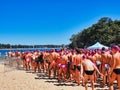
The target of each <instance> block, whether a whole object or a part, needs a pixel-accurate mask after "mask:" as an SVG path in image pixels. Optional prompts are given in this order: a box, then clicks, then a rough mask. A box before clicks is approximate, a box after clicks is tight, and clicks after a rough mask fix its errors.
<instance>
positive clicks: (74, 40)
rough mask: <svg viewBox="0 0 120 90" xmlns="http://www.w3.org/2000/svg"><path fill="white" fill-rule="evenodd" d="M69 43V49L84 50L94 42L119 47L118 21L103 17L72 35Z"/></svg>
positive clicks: (119, 32)
mask: <svg viewBox="0 0 120 90" xmlns="http://www.w3.org/2000/svg"><path fill="white" fill-rule="evenodd" d="M70 41H71V43H70V44H69V47H70V48H75V47H77V48H86V47H88V46H90V45H93V44H94V43H96V42H100V43H102V44H104V45H106V46H110V45H113V44H117V45H120V20H114V21H113V20H112V19H111V18H109V17H103V18H101V19H100V20H98V22H97V23H96V24H93V25H92V26H90V27H88V28H86V29H83V30H82V31H81V32H78V34H73V35H72V36H71V38H70Z"/></svg>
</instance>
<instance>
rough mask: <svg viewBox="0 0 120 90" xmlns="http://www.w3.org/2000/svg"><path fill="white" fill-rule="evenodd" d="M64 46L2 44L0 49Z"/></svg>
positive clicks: (58, 46) (56, 46)
mask: <svg viewBox="0 0 120 90" xmlns="http://www.w3.org/2000/svg"><path fill="white" fill-rule="evenodd" d="M61 47H64V45H20V44H19V45H11V44H0V49H10V48H61Z"/></svg>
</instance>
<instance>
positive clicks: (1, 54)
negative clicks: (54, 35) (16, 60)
mask: <svg viewBox="0 0 120 90" xmlns="http://www.w3.org/2000/svg"><path fill="white" fill-rule="evenodd" d="M52 49H53V48H24V49H0V57H1V58H4V57H5V55H6V53H8V52H10V51H12V52H15V51H18V50H19V51H20V52H26V51H36V50H37V51H49V50H52ZM55 49H56V50H60V48H55Z"/></svg>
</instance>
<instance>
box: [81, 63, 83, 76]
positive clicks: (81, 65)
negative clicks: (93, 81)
mask: <svg viewBox="0 0 120 90" xmlns="http://www.w3.org/2000/svg"><path fill="white" fill-rule="evenodd" d="M80 73H81V76H80V78H83V65H82V64H81V70H80Z"/></svg>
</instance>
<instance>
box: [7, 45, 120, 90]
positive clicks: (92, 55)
mask: <svg viewBox="0 0 120 90" xmlns="http://www.w3.org/2000/svg"><path fill="white" fill-rule="evenodd" d="M8 56H9V57H13V56H16V57H17V58H18V59H21V60H22V62H23V67H24V69H25V70H26V71H28V70H30V69H32V70H33V71H34V72H39V73H41V72H44V73H48V78H56V79H57V80H58V82H61V81H62V82H64V83H65V82H66V81H67V80H70V81H71V82H76V83H77V84H78V85H80V84H82V85H83V86H84V87H85V90H88V86H87V83H88V81H90V83H91V88H92V90H94V84H95V83H96V82H97V80H98V78H100V79H102V84H103V87H105V86H108V87H109V89H110V90H114V88H113V83H114V81H116V80H117V86H118V88H119V89H120V48H119V46H117V45H114V46H112V47H111V48H109V49H107V50H106V49H105V48H102V49H101V50H100V49H96V50H87V49H78V48H76V49H74V50H72V49H61V50H55V49H53V50H50V51H42V52H41V51H34V52H31V51H29V52H22V53H21V52H19V51H17V52H9V53H8ZM80 82H82V83H80ZM97 83H98V82H97Z"/></svg>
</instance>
